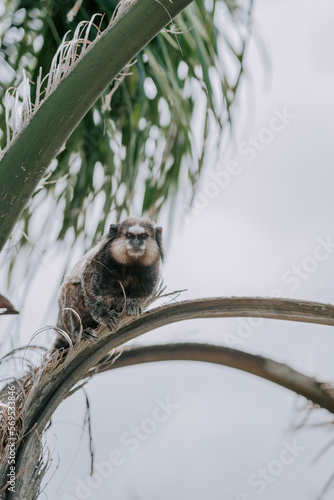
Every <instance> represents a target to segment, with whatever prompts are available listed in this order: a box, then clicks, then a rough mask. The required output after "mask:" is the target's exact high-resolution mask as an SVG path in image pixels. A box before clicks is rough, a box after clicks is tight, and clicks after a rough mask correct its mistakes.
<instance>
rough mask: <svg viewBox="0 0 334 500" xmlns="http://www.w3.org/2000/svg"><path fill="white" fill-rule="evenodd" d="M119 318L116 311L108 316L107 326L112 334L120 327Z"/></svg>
mask: <svg viewBox="0 0 334 500" xmlns="http://www.w3.org/2000/svg"><path fill="white" fill-rule="evenodd" d="M118 316H119V314H118V313H117V312H116V311H111V313H110V314H109V316H108V321H107V326H108V327H109V328H110V330H111V331H112V332H115V331H116V330H117V328H118V326H119V320H118Z"/></svg>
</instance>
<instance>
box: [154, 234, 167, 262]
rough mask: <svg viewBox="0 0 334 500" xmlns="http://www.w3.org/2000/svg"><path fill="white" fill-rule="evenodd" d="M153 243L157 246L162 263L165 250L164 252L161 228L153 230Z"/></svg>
mask: <svg viewBox="0 0 334 500" xmlns="http://www.w3.org/2000/svg"><path fill="white" fill-rule="evenodd" d="M155 241H156V242H157V244H158V247H159V250H160V255H161V260H162V261H163V260H164V258H165V250H164V245H163V241H162V227H161V226H157V227H156V228H155Z"/></svg>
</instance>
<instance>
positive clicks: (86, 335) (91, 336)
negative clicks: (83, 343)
mask: <svg viewBox="0 0 334 500" xmlns="http://www.w3.org/2000/svg"><path fill="white" fill-rule="evenodd" d="M82 338H83V339H85V340H89V342H94V340H96V339H97V333H96V331H95V330H93V328H86V329H85V330H84V331H83V333H82Z"/></svg>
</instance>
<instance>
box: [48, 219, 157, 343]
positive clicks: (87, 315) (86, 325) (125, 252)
mask: <svg viewBox="0 0 334 500" xmlns="http://www.w3.org/2000/svg"><path fill="white" fill-rule="evenodd" d="M163 259H164V250H163V244H162V228H161V227H158V226H156V225H155V224H154V223H153V222H152V221H151V220H150V219H146V218H138V219H136V218H128V219H125V220H124V221H123V222H122V223H121V224H111V226H110V229H109V233H108V234H107V235H106V236H105V237H104V238H103V239H102V240H101V241H100V243H98V245H96V246H95V247H94V248H92V249H91V250H90V251H89V252H87V253H86V254H85V255H84V256H83V258H82V259H81V260H80V261H79V263H78V264H77V265H76V266H75V268H74V269H73V271H72V272H71V274H70V275H69V276H68V277H67V279H66V280H65V282H64V283H63V285H62V287H61V289H60V294H59V299H58V303H59V313H58V319H57V328H60V329H61V330H64V331H65V332H67V333H68V334H69V336H70V338H71V340H72V342H73V343H75V342H76V341H77V339H78V337H79V334H80V331H82V332H83V336H84V337H86V338H87V337H89V336H92V330H93V329H95V328H97V327H98V326H99V325H103V326H107V327H109V328H110V329H111V330H112V331H115V330H116V329H117V327H118V317H119V314H120V313H121V312H123V311H124V313H125V314H126V315H127V316H138V315H139V314H141V312H142V308H141V305H142V303H143V301H144V300H145V299H146V298H147V297H149V296H150V295H151V294H152V293H153V291H154V289H155V288H156V286H157V284H158V282H159V279H160V276H161V264H162V261H163ZM73 311H75V312H73ZM93 336H94V335H93ZM67 347H68V341H67V340H66V338H65V337H64V336H62V335H61V334H58V336H57V338H56V341H55V343H54V345H53V350H57V349H60V348H67Z"/></svg>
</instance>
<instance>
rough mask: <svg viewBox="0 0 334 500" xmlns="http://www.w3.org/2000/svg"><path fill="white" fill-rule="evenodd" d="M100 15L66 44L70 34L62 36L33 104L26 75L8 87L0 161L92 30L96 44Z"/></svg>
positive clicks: (82, 48)
mask: <svg viewBox="0 0 334 500" xmlns="http://www.w3.org/2000/svg"><path fill="white" fill-rule="evenodd" d="M97 17H101V19H102V14H94V15H93V16H92V18H91V20H90V21H82V22H81V23H79V24H78V26H77V27H76V29H75V32H74V34H73V38H72V39H71V40H67V37H68V35H69V33H70V32H69V31H68V32H67V33H66V34H65V36H64V38H63V40H62V43H61V44H60V46H59V48H58V50H57V52H56V54H55V55H54V57H53V60H52V63H51V67H50V71H49V73H48V74H47V75H46V76H45V77H44V78H42V68H40V71H39V75H38V78H37V82H36V98H35V103H34V104H33V103H32V102H31V91H30V81H29V78H28V77H27V76H26V74H25V73H24V74H23V80H22V82H21V83H20V85H19V86H18V87H17V88H14V87H11V88H9V89H8V90H7V91H6V95H5V119H6V130H7V144H6V147H5V149H4V150H3V151H0V159H1V157H2V156H3V155H4V153H5V152H6V151H7V149H8V148H9V147H10V146H11V144H12V143H13V141H14V140H15V139H16V137H17V136H18V135H19V134H20V133H21V132H22V130H23V129H24V128H25V127H26V126H27V124H28V123H29V121H30V120H31V118H32V117H33V115H34V114H35V113H36V111H37V110H38V109H39V108H40V106H41V105H42V104H43V102H44V101H45V100H46V99H47V98H48V97H49V96H50V95H51V94H52V92H54V90H55V89H56V88H57V87H58V85H59V84H60V82H61V81H62V80H63V79H64V78H65V77H66V76H67V75H68V74H69V72H70V71H71V70H72V69H73V67H74V66H75V64H76V62H77V61H78V60H79V59H80V58H81V57H82V56H83V55H84V53H85V52H86V51H87V50H88V48H89V46H90V44H91V43H92V42H91V41H90V40H89V36H90V35H91V32H92V28H93V27H95V28H96V30H97V35H96V36H95V38H94V39H95V40H96V39H97V38H98V37H99V36H100V35H101V30H100V27H99V26H97V25H96V24H95V23H94V21H95V19H96V18H97Z"/></svg>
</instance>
